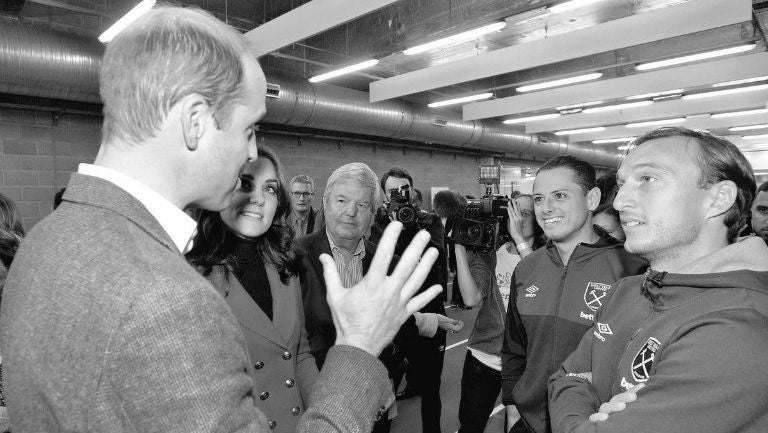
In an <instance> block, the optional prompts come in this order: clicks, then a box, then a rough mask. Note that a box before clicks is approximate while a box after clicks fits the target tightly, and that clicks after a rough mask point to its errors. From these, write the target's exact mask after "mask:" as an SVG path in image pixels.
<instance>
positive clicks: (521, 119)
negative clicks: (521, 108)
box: [504, 113, 560, 125]
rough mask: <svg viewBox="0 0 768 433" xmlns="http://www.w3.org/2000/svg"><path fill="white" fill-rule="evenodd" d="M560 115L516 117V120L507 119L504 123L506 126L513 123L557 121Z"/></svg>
mask: <svg viewBox="0 0 768 433" xmlns="http://www.w3.org/2000/svg"><path fill="white" fill-rule="evenodd" d="M558 117H560V113H550V114H540V115H538V116H528V117H518V118H517V119H507V120H505V121H504V123H506V124H507V125H512V124H515V123H525V122H534V121H536V120H546V119H557V118H558Z"/></svg>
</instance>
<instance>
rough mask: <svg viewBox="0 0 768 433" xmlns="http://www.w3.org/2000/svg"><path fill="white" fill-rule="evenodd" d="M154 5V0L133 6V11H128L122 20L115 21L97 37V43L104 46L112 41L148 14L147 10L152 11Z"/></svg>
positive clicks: (146, 0) (144, 0) (145, 0)
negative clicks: (99, 42)
mask: <svg viewBox="0 0 768 433" xmlns="http://www.w3.org/2000/svg"><path fill="white" fill-rule="evenodd" d="M155 3H156V0H143V1H141V2H140V3H139V4H137V5H136V6H134V7H133V9H131V10H130V11H128V13H126V14H125V15H123V16H122V18H120V19H119V20H117V21H116V22H115V23H114V24H112V25H111V26H110V27H109V28H108V29H107V30H105V31H104V33H102V34H101V35H99V41H101V43H103V44H106V43H107V42H109V41H111V40H112V39H114V38H115V36H117V34H118V33H120V32H122V31H123V30H125V28H126V27H128V26H129V25H131V23H132V22H134V21H136V20H137V19H139V18H140V17H141V16H142V15H144V14H145V13H147V12H149V10H150V9H152V6H154V5H155Z"/></svg>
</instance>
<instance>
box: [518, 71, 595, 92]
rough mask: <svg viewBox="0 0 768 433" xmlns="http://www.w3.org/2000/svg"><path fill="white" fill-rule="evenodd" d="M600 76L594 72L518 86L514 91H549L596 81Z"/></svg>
mask: <svg viewBox="0 0 768 433" xmlns="http://www.w3.org/2000/svg"><path fill="white" fill-rule="evenodd" d="M602 76H603V74H602V73H601V72H595V73H592V74H585V75H577V76H575V77H568V78H561V79H559V80H554V81H545V82H543V83H537V84H530V85H527V86H520V87H518V88H517V89H515V90H517V91H518V92H530V91H533V90H541V89H549V88H550V87H558V86H565V85H567V84H574V83H582V82H584V81H591V80H597V79H598V78H600V77H602Z"/></svg>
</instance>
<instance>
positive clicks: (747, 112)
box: [712, 108, 768, 119]
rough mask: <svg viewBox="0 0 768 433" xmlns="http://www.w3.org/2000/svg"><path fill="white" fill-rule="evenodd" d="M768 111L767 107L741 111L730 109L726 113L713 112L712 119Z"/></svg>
mask: <svg viewBox="0 0 768 433" xmlns="http://www.w3.org/2000/svg"><path fill="white" fill-rule="evenodd" d="M764 113H768V108H757V109H755V110H743V111H730V112H727V113H717V114H713V115H712V118H713V119H726V118H729V117H739V116H749V115H752V114H764Z"/></svg>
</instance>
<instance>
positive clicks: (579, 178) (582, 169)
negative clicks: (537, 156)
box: [536, 155, 597, 195]
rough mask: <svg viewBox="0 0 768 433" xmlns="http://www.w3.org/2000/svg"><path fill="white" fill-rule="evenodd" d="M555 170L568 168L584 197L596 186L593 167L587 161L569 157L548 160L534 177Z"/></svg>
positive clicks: (556, 157)
mask: <svg viewBox="0 0 768 433" xmlns="http://www.w3.org/2000/svg"><path fill="white" fill-rule="evenodd" d="M556 168H568V169H570V170H571V171H573V177H574V179H575V180H576V183H577V184H578V185H579V186H580V187H581V189H582V190H583V191H584V194H585V195H586V194H587V193H588V192H589V191H591V190H592V188H594V187H595V185H596V182H597V181H596V179H595V176H596V174H595V167H593V166H592V164H590V163H588V162H587V161H584V160H583V159H581V158H577V157H575V156H571V155H562V156H555V157H554V158H550V159H549V160H547V162H545V163H544V165H542V166H541V167H540V168H539V170H538V171H537V172H536V175H537V176H538V175H539V173H541V172H543V171H547V170H554V169H556Z"/></svg>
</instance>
